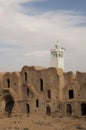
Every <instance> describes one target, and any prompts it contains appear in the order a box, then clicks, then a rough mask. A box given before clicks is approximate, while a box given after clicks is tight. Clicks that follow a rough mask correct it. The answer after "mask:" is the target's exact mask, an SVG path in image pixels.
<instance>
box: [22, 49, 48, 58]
mask: <svg viewBox="0 0 86 130" xmlns="http://www.w3.org/2000/svg"><path fill="white" fill-rule="evenodd" d="M48 54H49V50H48V51H39V50H38V51H32V52H30V53H25V54H24V55H25V56H37V57H42V56H46V55H48Z"/></svg>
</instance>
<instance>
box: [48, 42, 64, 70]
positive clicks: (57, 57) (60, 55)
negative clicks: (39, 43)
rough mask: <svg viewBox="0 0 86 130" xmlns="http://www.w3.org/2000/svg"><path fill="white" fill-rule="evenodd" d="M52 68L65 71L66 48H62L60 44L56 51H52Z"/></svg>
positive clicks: (55, 48) (56, 46)
mask: <svg viewBox="0 0 86 130" xmlns="http://www.w3.org/2000/svg"><path fill="white" fill-rule="evenodd" d="M50 55H51V66H52V67H56V68H62V69H63V70H64V48H61V47H60V46H59V44H57V45H55V47H54V49H51V50H50Z"/></svg>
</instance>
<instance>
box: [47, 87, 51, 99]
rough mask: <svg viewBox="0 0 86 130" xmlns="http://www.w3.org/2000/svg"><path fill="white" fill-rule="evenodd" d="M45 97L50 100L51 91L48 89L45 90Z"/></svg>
mask: <svg viewBox="0 0 86 130" xmlns="http://www.w3.org/2000/svg"><path fill="white" fill-rule="evenodd" d="M47 96H48V98H49V99H51V91H50V89H48V90H47Z"/></svg>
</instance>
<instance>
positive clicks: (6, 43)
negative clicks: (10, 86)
mask: <svg viewBox="0 0 86 130" xmlns="http://www.w3.org/2000/svg"><path fill="white" fill-rule="evenodd" d="M57 41H58V42H59V44H60V46H61V47H64V48H65V53H64V68H65V69H64V71H73V72H75V71H81V72H86V60H85V59H86V0H0V61H1V62H0V72H2V71H20V70H21V68H22V67H23V66H24V65H28V66H45V67H50V50H51V49H52V48H53V47H54V45H55V44H57Z"/></svg>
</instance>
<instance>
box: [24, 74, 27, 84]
mask: <svg viewBox="0 0 86 130" xmlns="http://www.w3.org/2000/svg"><path fill="white" fill-rule="evenodd" d="M24 76H25V77H24V78H25V82H26V83H27V73H26V72H25V73H24Z"/></svg>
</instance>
